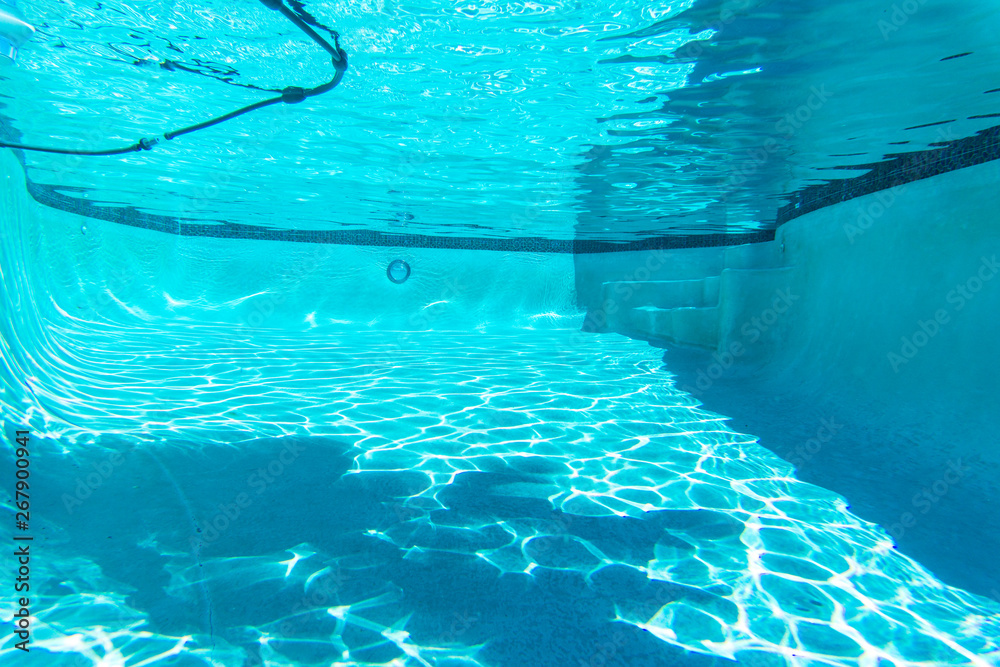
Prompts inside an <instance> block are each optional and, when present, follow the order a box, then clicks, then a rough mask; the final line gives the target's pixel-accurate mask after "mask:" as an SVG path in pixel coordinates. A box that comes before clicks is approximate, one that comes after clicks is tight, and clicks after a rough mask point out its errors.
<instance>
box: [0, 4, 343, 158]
mask: <svg viewBox="0 0 1000 667" xmlns="http://www.w3.org/2000/svg"><path fill="white" fill-rule="evenodd" d="M260 1H261V3H262V4H263V5H264V6H265V7H268V8H269V9H276V10H278V11H280V12H281V13H282V14H284V15H285V16H286V17H287V18H288V20H290V21H291V22H292V23H294V24H295V25H296V26H297V27H298V28H299V29H300V30H302V32H304V33H305V34H306V35H308V36H309V37H310V38H311V39H312V40H313V41H314V42H316V44H318V45H319V46H320V47H321V48H323V49H324V50H325V51H326V52H327V53H329V54H330V56H331V58H332V60H333V68H334V69H335V70H336V74H335V75H334V77H333V78H332V79H331V80H330V81H328V82H327V83H324V84H321V85H319V86H315V87H313V88H299V87H297V86H289V87H288V88H285V89H284V90H282V91H281V95H279V96H278V97H272V98H270V99H267V100H261V101H260V102H255V103H253V104H249V105H247V106H245V107H243V108H242V109H237V110H236V111H232V112H230V113H227V114H225V115H224V116H218V117H216V118H212V119H211V120H206V121H204V122H202V123H198V124H196V125H190V126H188V127H184V128H181V129H179V130H173V131H172V132H166V133H164V134H163V135H162V136H161V137H152V138H144V139H140V140H139V141H137V142H135V143H134V144H132V145H131V146H125V147H124V148H112V149H108V150H95V151H88V150H76V149H72V148H45V147H41V146H29V145H26V144H10V143H7V142H4V141H0V148H14V149H17V150H22V151H34V152H37V153H56V154H58V155H94V156H109V155H124V154H126V153H135V152H137V151H148V150H152V148H153V147H154V146H156V144H158V143H160V141H161V140H163V139H165V140H167V141H170V140H171V139H174V138H175V137H180V136H183V135H185V134H191V133H192V132H197V131H198V130H204V129H205V128H209V127H212V126H214V125H219V124H220V123H224V122H226V121H227V120H232V119H233V118H238V117H239V116H242V115H244V114H247V113H250V112H251V111H256V110H257V109H263V108H264V107H269V106H272V105H274V104H281V103H285V104H298V103H299V102H303V101H305V100H306V99H308V98H310V97H316V96H317V95H322V94H323V93H326V92H329V91H331V90H333V89H334V88H336V87H337V86H338V85H339V84H340V80H341V79H343V78H344V72H346V71H347V53H345V52H344V50H343V49H341V48H340V39H339V37H340V36H339V35H338V34H337V33H336V32H333V41H334V44H330V43H329V42H328V41H326V40H325V39H323V37H321V36H320V35H319V34H318V33H317V32H316V31H315V30H313V29H312V28H311V27H309V25H308V24H307V23H306V20H304V19H303V18H302V17H301V16H300V15H299V14H297V13H296V12H295V11H294V10H293V9H290V8H289V7H287V6H286V5H285V3H284V2H283V0H260ZM291 1H294V0H291ZM305 16H306V17H307V18H308V19H309V20H310V21H311V22H313V23H315V19H313V18H312V17H311V16H309V15H308V14H306V15H305Z"/></svg>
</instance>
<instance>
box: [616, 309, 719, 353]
mask: <svg viewBox="0 0 1000 667" xmlns="http://www.w3.org/2000/svg"><path fill="white" fill-rule="evenodd" d="M621 324H622V325H624V326H623V327H622V329H623V331H622V333H631V334H639V335H642V336H644V337H650V338H663V339H666V340H671V341H674V342H676V343H681V344H683V345H695V346H697V347H704V348H708V349H715V348H716V346H717V345H718V342H719V309H718V307H716V306H710V307H701V308H693V307H687V306H683V307H680V308H657V307H656V306H640V307H638V308H633V309H632V310H630V311H628V312H627V314H626V316H625V318H623V321H622V322H621Z"/></svg>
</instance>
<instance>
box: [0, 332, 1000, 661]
mask: <svg viewBox="0 0 1000 667" xmlns="http://www.w3.org/2000/svg"><path fill="white" fill-rule="evenodd" d="M98 334H99V335H98ZM290 342H291V339H289V338H283V337H282V336H281V335H279V334H274V335H273V336H269V335H264V334H255V335H254V336H252V337H251V336H249V335H245V336H244V335H239V334H233V333H232V332H231V331H227V330H223V329H219V330H215V329H211V328H205V329H199V330H192V329H185V328H177V329H176V330H175V331H163V330H159V331H149V332H146V335H136V332H135V330H130V331H126V330H115V329H103V330H100V331H96V330H94V331H90V332H88V335H86V336H84V335H82V333H81V332H80V331H79V330H68V329H62V330H55V331H54V332H53V333H52V339H51V341H50V344H51V345H52V349H58V350H59V351H60V358H61V360H62V361H61V363H60V365H58V366H55V365H52V364H48V368H47V371H46V373H47V374H43V373H39V374H38V375H37V377H45V378H46V381H45V383H42V382H40V381H38V382H35V383H34V385H33V390H34V391H35V392H36V395H37V396H38V399H37V401H36V402H35V405H34V407H31V408H29V409H28V411H27V412H26V413H24V414H22V415H21V418H22V419H27V420H28V421H30V422H39V421H40V418H41V414H40V413H41V411H44V412H46V413H47V414H48V415H49V416H48V424H47V426H46V428H47V431H48V434H49V435H50V436H52V440H50V441H49V443H48V445H46V446H50V447H51V449H52V455H53V456H57V453H58V452H59V451H60V449H62V450H64V453H65V452H66V451H68V453H65V456H66V460H67V461H74V462H75V465H78V466H81V468H84V469H89V468H88V466H89V467H90V468H94V469H95V470H96V469H97V468H96V467H95V465H97V464H95V463H94V462H95V461H96V462H98V463H99V462H100V461H102V460H108V459H107V457H109V456H113V454H111V452H112V450H115V449H122V448H124V450H125V451H124V453H122V454H121V457H120V459H121V460H122V461H127V462H128V461H130V462H131V463H122V464H115V466H116V472H114V474H112V475H108V476H107V479H106V480H104V481H102V484H101V485H100V488H95V489H93V490H92V494H87V498H86V499H80V498H79V497H78V495H79V494H77V495H73V494H74V493H77V492H74V491H70V492H69V495H68V496H67V494H66V493H65V489H67V488H72V487H73V481H72V480H76V481H78V480H79V475H80V472H79V470H80V469H79V468H73V469H72V470H71V471H70V472H67V473H65V474H64V475H62V476H61V477H60V475H50V479H48V480H47V481H43V488H44V485H45V484H48V485H49V488H50V489H51V490H50V491H48V492H46V493H45V494H44V495H45V496H47V497H50V498H53V500H52V506H51V507H49V508H47V510H46V511H43V512H42V516H43V517H44V518H45V520H46V521H47V522H48V523H47V525H48V526H49V527H50V529H51V530H50V532H51V534H52V535H55V534H56V533H65V535H66V537H65V538H64V539H63V542H62V543H61V544H60V543H58V542H59V540H58V539H55V538H53V541H52V544H51V549H52V550H53V553H59V554H61V557H60V558H59V559H56V560H49V561H47V562H46V563H44V564H42V565H41V566H40V567H41V568H42V570H41V571H40V572H39V573H38V581H39V585H40V586H41V587H42V588H41V590H42V591H43V595H44V603H45V605H47V607H46V608H45V609H44V611H41V608H39V609H40V611H38V612H37V615H38V618H39V619H40V622H41V623H42V624H43V625H42V627H43V628H44V629H43V630H42V631H41V632H40V635H39V650H46V651H50V652H53V653H63V654H66V655H69V654H71V653H79V654H82V655H84V656H85V657H86V658H87V659H89V660H91V661H92V662H93V663H95V664H98V663H100V661H101V660H102V659H104V660H105V662H104V663H100V664H130V665H131V664H139V661H141V660H142V659H147V658H152V657H154V656H156V655H161V654H162V655H170V654H174V653H183V654H185V655H187V656H189V657H190V658H191V659H195V660H202V661H204V662H206V663H209V662H211V661H215V664H226V665H243V664H245V663H246V661H247V660H249V661H250V662H251V663H253V662H255V661H256V662H263V663H266V664H273V665H282V664H297V665H303V664H317V665H318V664H331V662H336V661H340V662H342V663H344V664H398V665H403V664H425V665H431V664H433V665H445V664H454V665H458V664H469V665H472V664H483V665H489V664H498V665H499V664H515V663H519V664H546V660H547V659H546V658H545V657H538V656H536V657H535V658H532V657H531V655H529V654H528V653H526V652H530V651H531V650H536V649H537V650H538V651H541V652H542V653H540V654H539V655H541V656H544V655H549V654H546V653H545V651H549V652H550V653H551V655H549V658H548V660H549V662H548V663H547V664H578V663H580V662H583V663H585V664H596V663H595V662H593V660H596V659H598V658H599V659H600V661H601V662H602V664H629V665H639V664H643V665H659V664H679V663H678V662H677V660H679V659H681V658H684V660H691V661H693V662H691V664H710V663H697V660H699V659H701V660H707V659H708V658H699V657H698V656H699V655H702V656H722V657H729V658H738V659H739V660H740V661H741V662H742V663H744V664H759V665H768V664H785V663H789V664H796V665H807V664H827V665H856V664H862V665H887V664H892V665H899V666H902V665H932V664H933V665H940V664H974V665H994V664H1000V653H998V651H1000V645H998V641H1000V640H998V637H1000V607H998V605H996V604H995V603H992V602H990V601H988V600H985V599H982V598H979V597H976V596H973V595H970V594H968V593H965V592H963V591H960V590H957V589H953V588H949V587H946V586H944V585H943V584H941V583H940V582H938V581H937V580H935V579H934V578H933V577H932V576H931V575H930V574H929V573H928V572H927V571H925V570H924V569H923V568H922V567H920V566H919V565H918V564H917V563H915V562H913V561H912V560H910V559H908V558H906V557H905V556H903V555H901V554H900V553H899V552H897V551H896V550H895V549H894V548H893V546H892V542H891V540H890V539H889V538H888V536H887V535H886V534H885V533H884V532H883V531H882V530H881V529H880V528H878V527H877V526H874V525H872V524H868V523H865V522H863V521H861V520H859V519H857V518H856V517H854V516H853V515H851V514H850V513H849V512H848V511H847V509H846V506H845V503H844V501H843V499H841V498H840V497H838V496H836V495H834V494H832V493H830V492H827V491H824V490H823V489H820V488H818V487H815V486H811V485H809V484H805V483H802V482H799V481H797V480H796V479H794V477H793V476H792V468H791V466H790V465H788V464H787V463H786V462H784V461H782V460H781V459H779V458H777V457H775V456H774V455H772V454H771V453H769V452H768V451H767V450H765V449H764V448H762V447H760V446H759V445H758V444H757V443H756V441H755V440H754V439H753V438H752V437H749V436H745V435H741V434H739V433H735V432H733V431H731V430H729V429H728V428H727V427H726V425H725V420H724V418H723V417H720V416H717V415H714V414H712V413H709V412H706V411H704V410H701V409H699V408H698V406H697V403H696V401H694V400H693V399H692V398H691V397H690V396H688V395H686V394H684V393H683V392H681V391H680V390H678V389H677V388H675V387H674V386H673V384H672V382H671V377H670V375H669V373H667V372H666V371H665V370H663V369H661V368H660V366H661V364H660V360H659V355H658V353H657V351H656V350H653V349H651V348H648V347H646V346H645V345H644V344H641V343H638V342H636V341H631V340H627V339H622V338H618V337H613V336H592V335H584V334H580V333H575V332H570V331H548V332H542V331H520V332H511V333H508V334H504V335H500V334H496V335H484V334H452V333H420V334H403V333H377V334H376V333H365V334H360V333H351V334H345V335H336V336H332V335H326V336H323V337H319V336H313V337H309V336H297V337H296V338H295V339H294V344H295V347H294V349H292V350H290V349H289V343H290ZM41 356H42V358H41V363H42V364H43V365H45V359H51V358H52V356H51V355H41ZM71 424H82V425H85V426H86V427H87V429H89V430H83V429H79V428H76V427H73V426H70V425H71ZM137 425H141V428H140V427H138V426H137ZM102 457H103V458H102ZM115 460H118V459H115ZM42 477H43V480H44V477H45V476H44V474H42ZM61 490H62V491H61ZM241 493H243V494H245V496H246V499H248V504H246V505H245V506H244V505H243V504H241V503H240V502H238V499H239V498H240V494H241ZM40 497H42V496H40ZM67 498H69V499H70V500H69V501H67V500H66V499H67ZM73 498H77V500H79V501H80V502H77V503H74V502H73ZM56 499H58V500H56ZM174 506H176V507H177V508H179V509H178V510H177V511H176V512H174V513H172V514H171V511H170V510H169V508H170V507H174ZM237 506H238V507H239V509H230V510H227V509H226V508H236V507H237ZM122 508H129V511H128V512H125V513H124V515H123V513H122ZM42 509H44V508H42ZM180 515H183V516H182V518H181V519H178V518H177V517H178V516H180ZM109 516H113V517H114V520H113V521H112V520H111V519H109V518H107V517H109ZM84 519H86V521H84ZM82 525H86V526H87V529H86V530H87V533H86V534H83V533H79V534H76V533H74V530H79V528H77V527H79V526H82ZM104 532H107V533H109V535H108V537H107V538H106V539H107V540H112V539H113V540H114V544H115V548H114V549H111V548H110V547H109V546H108V543H104V542H101V539H104V538H103V537H102V536H103V533H104ZM111 533H114V535H112V534H111ZM99 538H100V539H99ZM116 559H118V560H116ZM122 559H131V564H130V565H129V567H125V566H123V565H122V562H123V561H122ZM137 563H138V564H137ZM137 568H138V569H137ZM513 600H526V601H527V602H523V603H517V604H520V605H521V606H516V607H515V608H512V607H511V606H510V605H511V604H514V603H513V602H512V601H513ZM181 610H187V611H181ZM109 614H111V615H112V616H113V618H112V619H110V620H109V619H108V618H107V616H108V615H109ZM511 617H514V618H523V619H530V621H528V620H526V621H525V624H523V625H522V624H519V623H514V624H513V626H512V625H511V622H510V618H511ZM192 628H193V629H194V630H192ZM643 631H648V633H647V632H643ZM532 633H534V634H532ZM588 634H589V635H590V639H588V638H587V636H586V635H588ZM594 636H599V637H603V638H605V639H603V640H602V643H600V646H601V647H603V648H595V647H594V646H593V645H590V647H589V648H588V647H587V646H584V645H583V644H584V643H585V642H587V641H591V642H593V641H595V640H594V639H593V637H594ZM540 637H544V638H546V639H539V638H540ZM653 637H655V640H654V639H652V638H653ZM526 638H527V640H528V641H526ZM643 638H645V639H643ZM649 641H653V642H654V643H655V645H656V646H659V647H660V654H657V653H656V652H655V651H654V652H652V653H651V652H650V651H649V649H648V644H646V643H644V642H649ZM518 642H521V644H519V643H518ZM529 644H535V645H539V646H540V648H539V647H532V646H530V645H529ZM574 647H575V648H574ZM678 649H683V650H684V651H690V652H693V653H692V654H685V653H684V652H683V651H681V652H679V653H677V652H676V651H678ZM519 651H520V653H519ZM671 651H674V652H673V653H671ZM555 654H558V656H559V657H558V658H555V657H552V655H555ZM685 655H686V656H687V657H684V656H685ZM161 657H162V656H161ZM119 658H120V660H119ZM126 658H127V659H128V662H127V663H125V662H122V661H124V660H125V659H126ZM13 659H14V649H12V648H11V644H10V642H8V643H6V644H5V645H4V649H3V653H2V654H0V660H2V661H7V660H13Z"/></svg>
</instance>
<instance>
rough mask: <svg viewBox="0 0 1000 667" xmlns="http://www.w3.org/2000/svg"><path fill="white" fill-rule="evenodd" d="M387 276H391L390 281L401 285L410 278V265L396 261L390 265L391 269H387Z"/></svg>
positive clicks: (399, 260)
mask: <svg viewBox="0 0 1000 667" xmlns="http://www.w3.org/2000/svg"><path fill="white" fill-rule="evenodd" d="M385 274H386V275H387V276H389V280H391V281H392V282H394V283H396V284H397V285H401V284H402V283H405V282H406V279H407V278H409V277H410V265H409V264H407V263H406V262H404V261H403V260H401V259H394V260H392V263H390V264H389V268H388V269H386V271H385Z"/></svg>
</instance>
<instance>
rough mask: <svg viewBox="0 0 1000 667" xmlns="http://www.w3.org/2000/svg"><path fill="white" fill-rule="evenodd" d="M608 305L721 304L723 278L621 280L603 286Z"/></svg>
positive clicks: (658, 306) (693, 306) (687, 305)
mask: <svg viewBox="0 0 1000 667" xmlns="http://www.w3.org/2000/svg"><path fill="white" fill-rule="evenodd" d="M602 292H603V293H602V297H603V299H604V303H608V302H612V303H616V304H618V305H619V306H620V307H622V308H629V309H631V308H641V307H644V306H655V307H657V308H701V307H704V306H714V305H716V304H718V302H719V277H718V276H709V277H708V278H702V279H699V280H646V281H638V280H619V281H612V282H606V283H602Z"/></svg>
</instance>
